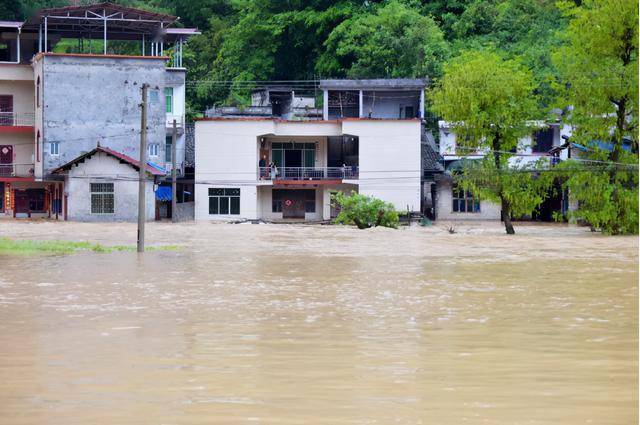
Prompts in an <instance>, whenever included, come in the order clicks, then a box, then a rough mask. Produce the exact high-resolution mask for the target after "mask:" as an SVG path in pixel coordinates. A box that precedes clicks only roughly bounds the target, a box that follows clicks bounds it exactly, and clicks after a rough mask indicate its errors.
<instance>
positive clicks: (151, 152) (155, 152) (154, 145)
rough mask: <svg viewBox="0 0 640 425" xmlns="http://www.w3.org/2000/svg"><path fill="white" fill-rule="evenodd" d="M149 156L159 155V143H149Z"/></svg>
mask: <svg viewBox="0 0 640 425" xmlns="http://www.w3.org/2000/svg"><path fill="white" fill-rule="evenodd" d="M149 156H158V144H157V143H151V144H149Z"/></svg>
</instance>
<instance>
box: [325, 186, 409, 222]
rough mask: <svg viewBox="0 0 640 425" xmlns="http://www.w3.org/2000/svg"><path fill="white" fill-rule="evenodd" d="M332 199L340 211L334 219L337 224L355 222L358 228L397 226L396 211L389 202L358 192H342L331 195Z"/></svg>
mask: <svg viewBox="0 0 640 425" xmlns="http://www.w3.org/2000/svg"><path fill="white" fill-rule="evenodd" d="M332 201H333V203H334V205H335V206H337V207H339V208H340V213H339V214H338V216H337V217H336V219H335V220H334V222H335V223H337V224H348V225H354V224H355V225H356V226H358V229H368V228H371V227H376V226H383V227H391V228H394V229H395V228H396V227H398V222H399V218H398V213H397V212H396V210H395V209H394V208H393V205H392V204H391V203H389V202H384V201H382V200H380V199H377V198H373V197H371V196H366V195H362V194H359V193H351V194H349V195H345V194H344V193H342V192H338V193H336V194H335V195H333V199H332Z"/></svg>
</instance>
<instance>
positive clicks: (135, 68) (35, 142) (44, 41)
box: [0, 3, 197, 220]
mask: <svg viewBox="0 0 640 425" xmlns="http://www.w3.org/2000/svg"><path fill="white" fill-rule="evenodd" d="M176 20H177V18H176V17H173V16H169V15H162V14H157V13H152V12H148V11H144V10H140V9H132V8H128V7H123V6H118V5H114V4H110V3H100V4H94V5H89V6H69V7H62V8H52V9H42V10H40V11H38V12H37V13H36V14H35V15H34V16H32V17H30V18H29V19H28V20H27V21H25V22H0V40H1V41H3V43H0V46H5V47H0V61H1V62H0V155H1V156H0V192H1V193H2V194H3V195H4V196H3V197H2V203H0V213H4V214H8V215H12V216H14V217H42V216H46V217H53V218H59V219H66V218H73V219H82V220H131V219H132V217H131V216H129V215H126V214H125V215H123V214H119V213H118V212H117V211H116V210H115V209H114V210H109V208H107V209H106V210H105V209H104V208H101V209H100V208H96V212H95V213H94V212H92V210H91V209H90V210H89V213H88V214H73V215H72V214H70V211H78V208H77V207H76V206H73V205H71V203H72V202H74V200H75V199H84V197H86V196H89V194H90V193H92V192H91V190H92V187H94V186H92V185H93V184H94V183H96V182H98V180H97V179H98V178H99V179H100V182H101V183H103V182H105V181H107V180H108V181H111V182H116V181H118V180H119V179H120V178H121V176H120V175H119V174H117V173H114V167H112V164H111V162H110V161H98V162H95V159H93V160H92V165H91V166H92V174H91V175H92V176H93V177H91V178H85V177H82V178H80V177H79V176H76V175H75V173H74V172H72V171H71V170H69V173H67V174H66V177H63V175H62V174H60V173H59V172H57V170H59V168H60V167H61V166H63V165H65V164H72V163H75V161H77V160H79V159H83V158H85V155H86V154H87V153H88V152H92V151H93V150H95V148H96V147H97V146H98V145H100V146H102V147H103V148H105V149H109V150H111V151H113V152H117V153H118V154H122V155H124V156H126V157H127V158H133V159H136V160H138V159H139V158H140V152H139V146H140V107H139V105H140V103H141V90H140V89H141V87H142V84H145V83H146V84H149V86H150V89H149V96H148V118H147V127H148V129H147V144H148V160H149V164H150V166H151V167H152V168H153V169H154V170H164V171H162V173H161V174H162V175H165V174H168V172H169V171H170V169H171V150H170V146H171V134H172V126H173V121H174V120H175V121H176V124H177V125H176V126H177V129H178V137H177V146H178V150H177V151H178V155H177V161H176V162H177V165H176V166H177V170H178V172H179V175H180V176H181V177H183V178H184V177H185V164H184V155H185V136H184V128H185V74H186V69H185V68H184V67H183V66H182V49H183V45H184V43H185V41H186V40H187V38H188V37H189V36H191V35H193V34H196V33H197V31H196V30H194V29H184V28H172V25H173V24H174V23H175V22H176ZM62 38H64V39H65V40H67V39H74V40H75V41H76V42H77V45H73V47H70V46H67V47H66V52H62V51H61V50H63V49H61V48H56V46H58V45H59V42H60V40H61V39H62ZM114 40H115V41H118V42H119V43H118V47H112V45H111V41H114ZM125 44H126V45H127V49H128V50H127V54H120V53H118V52H119V51H118V50H114V49H116V48H122V46H123V45H125ZM54 51H56V52H55V53H54ZM131 52H136V53H135V54H132V53H131ZM169 54H170V56H167V55H169ZM100 156H101V155H98V157H100ZM94 158H95V157H94ZM96 167H97V168H96ZM101 167H104V169H103V170H102V171H103V172H102V175H101V171H100V170H101ZM54 171H56V172H54ZM155 178H156V180H157V183H158V184H162V180H164V177H161V176H160V175H155ZM73 179H75V180H73ZM94 180H95V182H94ZM114 187H115V188H117V187H119V185H117V184H116V185H115V186H114ZM80 192H82V193H80ZM113 196H114V197H115V200H116V201H115V202H116V205H117V204H118V199H119V197H120V196H125V195H121V194H119V193H118V192H117V190H116V192H115V193H114V195H113ZM148 202H149V203H150V205H151V207H152V210H153V209H154V204H155V201H154V197H153V196H150V197H148ZM98 210H99V212H98Z"/></svg>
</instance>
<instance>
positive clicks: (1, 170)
mask: <svg viewBox="0 0 640 425" xmlns="http://www.w3.org/2000/svg"><path fill="white" fill-rule="evenodd" d="M33 167H34V164H33V163H24V164H16V163H12V164H0V177H33Z"/></svg>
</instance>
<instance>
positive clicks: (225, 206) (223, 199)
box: [219, 196, 229, 214]
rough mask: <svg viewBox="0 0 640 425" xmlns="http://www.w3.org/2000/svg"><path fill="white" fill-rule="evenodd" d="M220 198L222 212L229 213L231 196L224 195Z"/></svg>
mask: <svg viewBox="0 0 640 425" xmlns="http://www.w3.org/2000/svg"><path fill="white" fill-rule="evenodd" d="M219 199H220V214H229V198H228V197H227V196H222V197H220V198H219Z"/></svg>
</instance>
